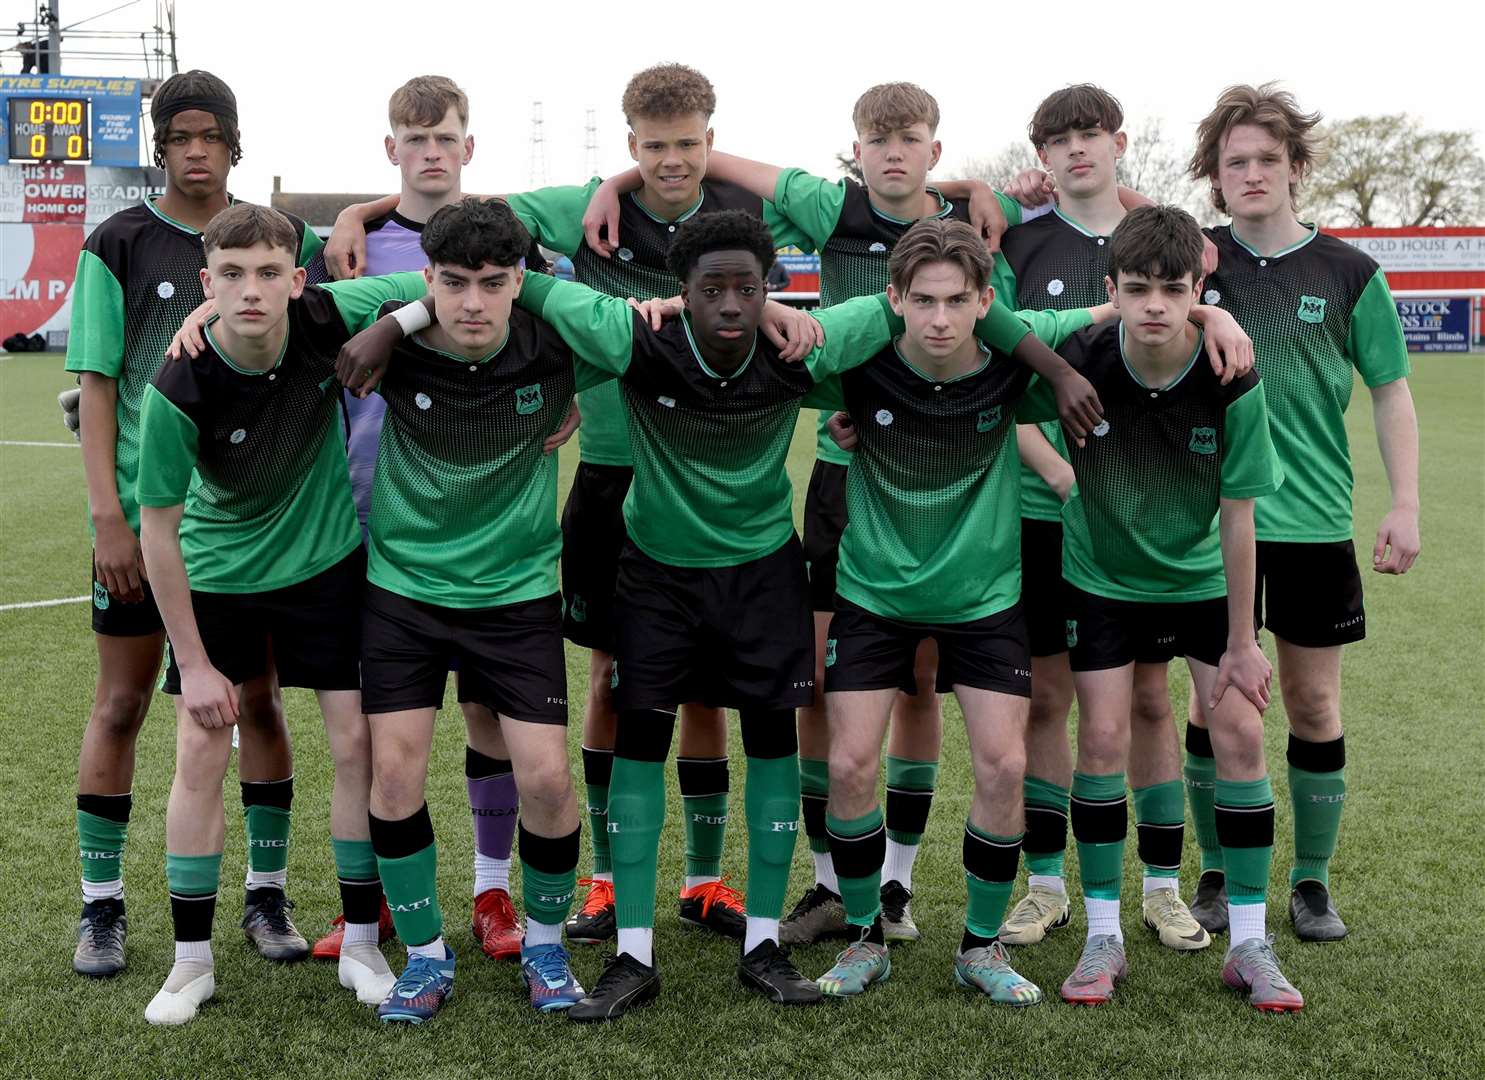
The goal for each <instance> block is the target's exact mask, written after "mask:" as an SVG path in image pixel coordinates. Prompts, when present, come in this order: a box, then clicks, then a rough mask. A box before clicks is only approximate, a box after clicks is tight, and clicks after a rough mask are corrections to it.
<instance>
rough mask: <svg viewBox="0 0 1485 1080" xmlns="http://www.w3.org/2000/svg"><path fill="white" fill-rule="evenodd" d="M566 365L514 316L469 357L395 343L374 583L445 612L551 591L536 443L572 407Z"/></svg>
mask: <svg viewBox="0 0 1485 1080" xmlns="http://www.w3.org/2000/svg"><path fill="white" fill-rule="evenodd" d="M524 280H525V287H526V288H530V287H531V285H532V283H533V282H540V281H550V280H551V279H550V278H546V277H544V276H543V275H540V274H527V275H526V277H525V279H524ZM573 365H574V361H573V356H572V351H571V350H570V349H569V348H568V347H567V344H566V343H565V342H564V341H563V340H562V338H561V337H559V336H558V335H557V333H556V332H555V331H554V330H553V328H552V327H550V326H548V325H547V324H546V323H545V322H543V321H542V320H541V319H539V318H536V317H533V316H532V315H530V314H529V313H527V312H525V311H521V310H513V311H512V312H511V318H510V326H509V329H508V330H507V332H506V336H505V340H504V341H503V342H501V343H500V345H499V347H498V348H496V349H495V350H494V351H493V352H491V353H490V354H489V355H488V356H485V357H482V358H481V359H479V360H469V359H466V358H464V357H461V356H456V355H454V354H452V353H447V352H442V351H440V350H438V349H435V348H433V347H431V346H429V345H427V344H425V343H424V341H423V340H422V338H421V337H419V336H416V335H415V336H414V337H412V338H409V339H407V340H405V341H403V342H402V343H401V344H399V345H398V347H397V349H396V351H395V353H394V355H393V359H392V361H391V363H390V364H389V365H388V368H387V374H386V376H385V377H384V378H383V379H382V383H381V386H380V387H379V388H378V389H379V392H380V393H381V395H382V397H383V398H384V399H385V400H386V404H387V412H386V417H385V419H384V420H383V421H382V432H381V443H380V446H379V448H378V452H377V459H376V478H375V480H374V481H373V484H372V489H371V517H370V522H369V524H370V531H371V544H370V560H369V563H368V567H367V577H368V578H369V579H370V581H371V582H372V583H373V584H375V585H378V586H380V587H381V588H383V589H386V590H388V591H390V592H395V593H397V594H399V595H401V596H406V597H409V598H411V599H413V600H421V601H423V602H425V603H429V604H437V605H439V606H440V607H448V608H485V607H500V606H504V605H507V604H518V603H522V602H524V601H528V600H535V599H539V598H541V597H544V596H550V595H551V594H552V593H555V592H556V591H557V555H558V553H559V552H560V551H561V548H562V534H561V531H560V529H559V528H558V525H557V458H556V455H555V454H545V453H543V452H542V443H543V442H545V440H546V438H547V436H549V435H551V434H552V433H553V432H554V431H556V430H557V428H558V427H560V426H561V424H562V420H563V418H564V417H566V415H567V410H568V407H569V405H570V404H571V403H572V397H573V393H574V390H575V389H576V384H575V375H574V370H573ZM580 366H581V365H580ZM603 377H604V376H601V375H598V376H596V377H594V378H590V380H589V385H591V384H592V383H594V382H596V381H597V379H598V378H603Z"/></svg>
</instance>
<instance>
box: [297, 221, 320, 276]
mask: <svg viewBox="0 0 1485 1080" xmlns="http://www.w3.org/2000/svg"><path fill="white" fill-rule="evenodd" d="M324 247H325V241H323V240H321V239H320V237H319V234H318V233H316V232H315V231H314V230H313V229H311V228H310V227H309V226H308V225H305V226H304V236H303V237H302V238H301V239H300V241H299V265H300V266H308V265H309V260H310V259H313V258H314V257H315V256H316V255H318V254H319V253H320V252H321V251H322V250H323V249H324Z"/></svg>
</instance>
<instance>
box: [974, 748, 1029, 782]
mask: <svg viewBox="0 0 1485 1080" xmlns="http://www.w3.org/2000/svg"><path fill="white" fill-rule="evenodd" d="M974 771H975V782H976V783H977V784H979V785H980V787H982V788H983V789H985V790H986V791H989V792H997V791H1010V790H1014V791H1016V792H1018V793H1019V792H1020V791H1021V784H1022V782H1023V781H1024V780H1025V779H1026V748H1025V747H1024V746H1009V745H1008V746H1003V747H995V748H993V749H987V750H984V751H981V752H977V753H975V755H974Z"/></svg>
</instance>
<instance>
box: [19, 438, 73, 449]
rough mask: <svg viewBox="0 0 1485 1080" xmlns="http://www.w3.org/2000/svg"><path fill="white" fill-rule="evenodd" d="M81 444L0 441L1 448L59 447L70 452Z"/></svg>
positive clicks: (22, 440) (21, 440)
mask: <svg viewBox="0 0 1485 1080" xmlns="http://www.w3.org/2000/svg"><path fill="white" fill-rule="evenodd" d="M81 445H82V444H81V443H75V442H27V441H25V440H24V439H0V446H57V447H64V448H66V449H68V450H76V449H78V448H80V447H81Z"/></svg>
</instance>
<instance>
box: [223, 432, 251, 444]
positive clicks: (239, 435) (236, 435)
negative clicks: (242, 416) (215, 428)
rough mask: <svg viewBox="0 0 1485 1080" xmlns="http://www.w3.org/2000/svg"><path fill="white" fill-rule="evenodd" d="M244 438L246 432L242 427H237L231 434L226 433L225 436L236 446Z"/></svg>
mask: <svg viewBox="0 0 1485 1080" xmlns="http://www.w3.org/2000/svg"><path fill="white" fill-rule="evenodd" d="M246 438H247V432H246V431H244V430H243V429H242V428H238V429H237V430H236V431H234V432H233V433H232V434H231V435H228V436H227V441H228V442H229V443H231V444H232V445H233V446H236V445H237V444H238V443H240V442H242V440H243V439H246Z"/></svg>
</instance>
